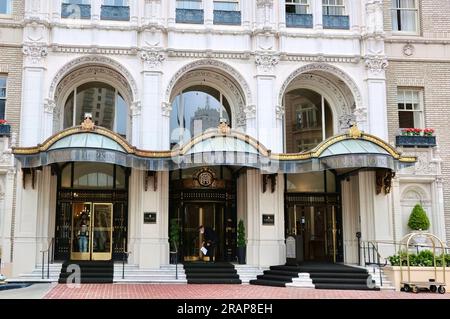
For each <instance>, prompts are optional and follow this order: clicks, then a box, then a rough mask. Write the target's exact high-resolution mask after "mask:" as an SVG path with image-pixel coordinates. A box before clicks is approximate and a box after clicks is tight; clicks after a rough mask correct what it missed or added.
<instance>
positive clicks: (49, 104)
mask: <svg viewBox="0 0 450 319" xmlns="http://www.w3.org/2000/svg"><path fill="white" fill-rule="evenodd" d="M55 108H56V103H55V101H53V100H50V99H46V101H45V104H44V111H45V113H49V114H53V112H54V111H55Z"/></svg>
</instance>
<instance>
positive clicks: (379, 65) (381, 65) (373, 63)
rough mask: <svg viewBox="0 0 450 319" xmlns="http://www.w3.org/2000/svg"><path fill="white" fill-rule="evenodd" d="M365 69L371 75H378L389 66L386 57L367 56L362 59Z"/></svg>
mask: <svg viewBox="0 0 450 319" xmlns="http://www.w3.org/2000/svg"><path fill="white" fill-rule="evenodd" d="M364 60H365V65H366V68H367V69H368V70H369V71H370V72H372V73H373V74H380V73H381V72H383V71H384V70H385V69H386V68H387V67H388V65H389V62H388V60H387V57H386V56H380V55H369V56H365V57H364Z"/></svg>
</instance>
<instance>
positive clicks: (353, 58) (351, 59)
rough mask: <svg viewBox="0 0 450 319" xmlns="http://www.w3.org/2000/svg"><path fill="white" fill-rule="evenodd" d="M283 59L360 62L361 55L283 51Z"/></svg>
mask: <svg viewBox="0 0 450 319" xmlns="http://www.w3.org/2000/svg"><path fill="white" fill-rule="evenodd" d="M281 60H282V61H301V62H333V63H359V62H360V61H361V56H359V55H350V56H343V55H320V54H311V55H308V54H295V53H282V54H281Z"/></svg>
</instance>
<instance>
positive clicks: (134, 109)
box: [130, 101, 142, 116]
mask: <svg viewBox="0 0 450 319" xmlns="http://www.w3.org/2000/svg"><path fill="white" fill-rule="evenodd" d="M141 110H142V104H141V101H136V102H133V103H131V106H130V111H131V116H138V115H141Z"/></svg>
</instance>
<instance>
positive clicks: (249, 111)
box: [244, 104, 256, 119]
mask: <svg viewBox="0 0 450 319" xmlns="http://www.w3.org/2000/svg"><path fill="white" fill-rule="evenodd" d="M244 113H245V116H246V118H248V119H252V118H255V117H256V105H254V104H251V105H246V106H245V109H244Z"/></svg>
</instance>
